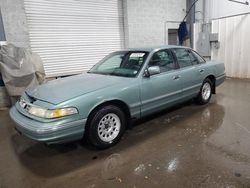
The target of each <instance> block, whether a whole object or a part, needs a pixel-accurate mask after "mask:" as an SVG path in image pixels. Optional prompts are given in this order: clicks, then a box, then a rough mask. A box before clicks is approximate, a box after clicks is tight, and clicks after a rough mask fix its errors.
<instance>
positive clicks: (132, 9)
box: [124, 0, 186, 47]
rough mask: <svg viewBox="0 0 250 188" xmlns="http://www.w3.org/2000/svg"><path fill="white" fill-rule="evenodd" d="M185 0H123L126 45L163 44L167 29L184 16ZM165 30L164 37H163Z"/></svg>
mask: <svg viewBox="0 0 250 188" xmlns="http://www.w3.org/2000/svg"><path fill="white" fill-rule="evenodd" d="M185 11H186V0H154V1H152V0H124V15H125V28H126V29H125V35H126V40H127V43H126V47H143V46H144V47H145V46H158V45H164V44H165V40H166V41H168V38H167V31H168V28H169V29H173V28H178V25H179V24H167V25H166V27H167V28H166V29H165V22H166V21H181V20H182V19H183V18H184V16H185ZM165 31H166V37H165Z"/></svg>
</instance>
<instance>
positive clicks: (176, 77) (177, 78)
mask: <svg viewBox="0 0 250 188" xmlns="http://www.w3.org/2000/svg"><path fill="white" fill-rule="evenodd" d="M180 78H181V77H180V76H179V75H178V76H174V77H173V80H179V79H180Z"/></svg>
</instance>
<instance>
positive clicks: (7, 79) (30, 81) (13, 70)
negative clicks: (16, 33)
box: [0, 44, 45, 96]
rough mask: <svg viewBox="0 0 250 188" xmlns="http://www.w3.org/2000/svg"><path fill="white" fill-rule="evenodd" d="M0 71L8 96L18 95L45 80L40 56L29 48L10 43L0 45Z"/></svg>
mask: <svg viewBox="0 0 250 188" xmlns="http://www.w3.org/2000/svg"><path fill="white" fill-rule="evenodd" d="M0 71H1V74H2V79H3V81H4V84H5V87H6V89H7V92H8V94H9V96H20V95H22V93H23V92H24V90H25V89H26V88H27V87H34V86H36V85H39V84H41V83H43V82H44V81H45V72H44V68H43V64H42V60H41V58H40V57H39V56H38V55H37V54H36V53H32V52H31V50H29V49H25V48H20V47H16V46H14V45H12V44H8V45H4V46H2V47H1V50H0Z"/></svg>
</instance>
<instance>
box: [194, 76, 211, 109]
mask: <svg viewBox="0 0 250 188" xmlns="http://www.w3.org/2000/svg"><path fill="white" fill-rule="evenodd" d="M211 97H212V82H211V80H210V79H209V78H206V79H205V80H204V82H203V84H202V86H201V89H200V93H199V95H198V96H197V98H196V101H197V102H198V103H199V104H201V105H203V104H207V103H208V102H209V101H210V99H211Z"/></svg>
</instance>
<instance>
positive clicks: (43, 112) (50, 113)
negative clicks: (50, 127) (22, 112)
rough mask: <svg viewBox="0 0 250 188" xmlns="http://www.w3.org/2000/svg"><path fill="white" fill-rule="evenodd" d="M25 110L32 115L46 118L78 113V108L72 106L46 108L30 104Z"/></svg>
mask: <svg viewBox="0 0 250 188" xmlns="http://www.w3.org/2000/svg"><path fill="white" fill-rule="evenodd" d="M27 111H28V112H29V113H30V114H32V115H34V116H37V117H41V118H46V119H53V118H60V117H64V116H69V115H73V114H77V113H78V110H77V109H76V108H73V107H70V108H61V109H54V110H47V109H43V108H40V107H37V106H30V107H29V109H28V110H27Z"/></svg>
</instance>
